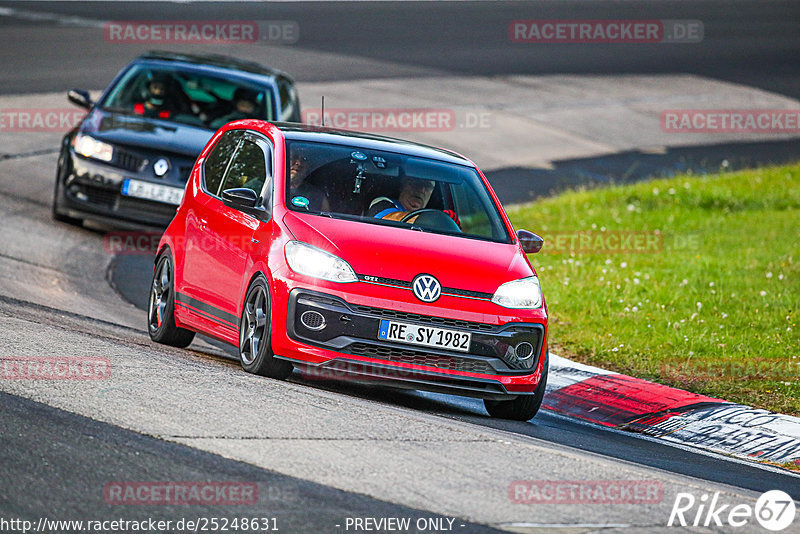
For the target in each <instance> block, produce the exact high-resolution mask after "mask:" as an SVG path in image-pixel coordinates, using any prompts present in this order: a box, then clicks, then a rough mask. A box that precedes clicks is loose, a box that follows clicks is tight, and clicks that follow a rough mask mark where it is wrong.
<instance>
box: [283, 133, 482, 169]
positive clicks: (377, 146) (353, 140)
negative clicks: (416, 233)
mask: <svg viewBox="0 0 800 534" xmlns="http://www.w3.org/2000/svg"><path fill="white" fill-rule="evenodd" d="M272 124H274V125H275V126H277V127H278V128H279V129H280V130H281V131H282V132H283V135H284V137H285V138H286V139H287V140H289V141H316V142H318V143H330V144H335V145H348V146H358V147H360V148H365V149H371V150H385V151H387V152H403V153H405V154H409V155H412V156H418V157H423V158H430V159H438V160H443V161H447V162H449V163H457V164H460V165H469V166H472V163H471V162H470V161H469V160H467V159H466V158H465V157H463V156H461V155H459V154H457V153H455V152H452V151H450V150H447V149H444V148H438V147H434V146H429V145H423V144H421V143H414V142H412V141H405V140H403V139H395V138H394V137H385V136H382V135H376V134H370V133H364V132H353V131H350V130H339V129H336V128H326V127H321V126H312V125H309V124H300V123H296V122H273V123H272Z"/></svg>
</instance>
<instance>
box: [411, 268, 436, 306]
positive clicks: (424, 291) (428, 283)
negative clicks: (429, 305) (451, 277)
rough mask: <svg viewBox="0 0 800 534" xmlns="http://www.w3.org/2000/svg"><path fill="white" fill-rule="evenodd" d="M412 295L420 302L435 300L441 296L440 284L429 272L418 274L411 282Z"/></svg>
mask: <svg viewBox="0 0 800 534" xmlns="http://www.w3.org/2000/svg"><path fill="white" fill-rule="evenodd" d="M411 290H412V291H413V292H414V296H415V297H417V298H418V299H419V300H421V301H422V302H435V301H436V299H438V298H439V297H440V296H442V285H441V284H440V283H439V281H438V280H437V279H436V278H434V277H433V276H431V275H429V274H418V275H417V276H415V277H414V280H413V281H412V282H411Z"/></svg>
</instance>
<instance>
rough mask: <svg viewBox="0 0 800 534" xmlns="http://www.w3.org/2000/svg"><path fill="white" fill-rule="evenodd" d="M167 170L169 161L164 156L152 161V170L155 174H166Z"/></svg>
mask: <svg viewBox="0 0 800 534" xmlns="http://www.w3.org/2000/svg"><path fill="white" fill-rule="evenodd" d="M168 170H169V162H168V161H167V160H165V159H164V158H161V159H160V160H158V161H156V162H155V163H153V171H154V172H155V173H156V176H159V177H161V176H164V175H165V174H167V171H168Z"/></svg>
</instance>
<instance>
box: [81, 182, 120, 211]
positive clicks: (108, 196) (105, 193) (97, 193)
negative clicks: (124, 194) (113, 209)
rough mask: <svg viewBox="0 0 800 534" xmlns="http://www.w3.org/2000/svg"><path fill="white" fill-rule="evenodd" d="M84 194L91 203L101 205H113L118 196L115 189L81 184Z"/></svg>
mask: <svg viewBox="0 0 800 534" xmlns="http://www.w3.org/2000/svg"><path fill="white" fill-rule="evenodd" d="M81 189H82V190H83V193H84V194H85V195H86V198H87V200H88V201H89V202H90V203H92V204H100V205H103V206H109V207H110V206H113V205H114V202H116V200H117V197H118V196H119V191H118V190H116V189H105V188H102V187H92V186H86V185H85V186H83V187H82V188H81Z"/></svg>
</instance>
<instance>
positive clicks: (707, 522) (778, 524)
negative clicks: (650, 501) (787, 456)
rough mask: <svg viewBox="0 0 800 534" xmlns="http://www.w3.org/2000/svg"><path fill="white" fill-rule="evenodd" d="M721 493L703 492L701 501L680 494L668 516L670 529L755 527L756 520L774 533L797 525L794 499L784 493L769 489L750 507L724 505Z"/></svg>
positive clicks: (691, 496)
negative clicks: (795, 523)
mask: <svg viewBox="0 0 800 534" xmlns="http://www.w3.org/2000/svg"><path fill="white" fill-rule="evenodd" d="M719 496H720V492H716V493H714V494H713V495H710V496H709V494H707V493H704V494H703V495H701V496H700V498H699V499H697V498H695V496H694V495H692V494H691V493H678V495H676V496H675V504H673V505H672V512H671V513H670V515H669V521H668V522H667V526H670V527H677V526H680V527H688V526H692V527H700V526H702V527H714V526H717V527H722V526H725V527H734V528H739V527H744V526H745V525H751V524H753V519H755V521H756V522H757V523H758V524H759V525H761V526H762V527H763V528H765V529H767V530H770V531H772V532H779V531H781V530H784V529H786V528H787V527H788V526H789V525H791V524H792V523H793V522H794V516H795V512H796V509H795V503H794V500H793V499H792V498H791V497H790V496H789V495H788V494H787V493H786V492H783V491H781V490H770V491H768V492H766V493H764V494H762V495H761V496H760V497H759V498H758V500H757V501H756V504H755V506H750V505H749V504H736V505H733V506H732V505H731V504H722V503H721V502H720V500H719Z"/></svg>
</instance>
